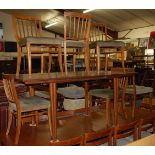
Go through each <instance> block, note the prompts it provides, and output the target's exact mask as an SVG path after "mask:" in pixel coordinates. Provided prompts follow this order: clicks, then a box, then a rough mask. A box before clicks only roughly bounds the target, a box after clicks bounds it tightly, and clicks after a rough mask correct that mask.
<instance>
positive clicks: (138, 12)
mask: <svg viewBox="0 0 155 155" xmlns="http://www.w3.org/2000/svg"><path fill="white" fill-rule="evenodd" d="M83 10H84V9H68V10H67V9H33V10H28V9H27V10H24V9H22V10H16V9H13V10H0V11H2V12H5V13H9V14H11V13H20V14H25V15H38V16H41V20H42V22H43V25H45V24H46V23H47V21H48V20H49V19H51V18H55V17H56V18H57V20H58V24H56V25H54V26H52V27H50V28H49V30H51V31H54V32H57V33H61V34H63V12H64V11H75V12H82V11H83ZM89 14H90V15H91V16H92V20H93V21H96V22H100V23H101V22H102V23H105V24H106V25H107V26H108V27H109V28H111V29H112V30H114V31H118V32H119V31H125V30H132V29H137V28H142V27H149V26H153V25H155V9H97V10H93V11H92V12H89Z"/></svg>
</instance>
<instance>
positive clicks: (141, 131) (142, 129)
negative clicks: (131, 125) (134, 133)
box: [138, 116, 155, 139]
mask: <svg viewBox="0 0 155 155" xmlns="http://www.w3.org/2000/svg"><path fill="white" fill-rule="evenodd" d="M148 130H152V133H155V117H154V116H153V117H148V118H143V119H141V120H140V123H139V127H138V139H141V138H143V136H145V135H150V134H151V132H147V131H148Z"/></svg>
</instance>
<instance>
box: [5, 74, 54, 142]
mask: <svg viewBox="0 0 155 155" xmlns="http://www.w3.org/2000/svg"><path fill="white" fill-rule="evenodd" d="M2 77H3V84H4V90H5V93H6V96H7V99H8V102H9V112H8V119H9V120H8V127H7V131H6V135H8V134H9V132H10V127H11V123H12V117H13V115H14V116H15V117H16V120H17V121H16V123H17V124H16V134H15V144H18V141H19V136H20V129H21V125H22V123H23V121H24V118H28V117H29V118H32V119H34V118H35V120H36V123H37V122H38V113H40V111H42V112H43V111H44V112H43V113H48V119H49V127H50V133H51V114H50V101H48V100H46V99H43V98H41V97H37V96H30V97H26V96H25V97H18V96H17V92H16V88H15V81H14V77H13V75H10V74H3V75H2ZM42 112H41V113H42ZM51 136H52V134H51Z"/></svg>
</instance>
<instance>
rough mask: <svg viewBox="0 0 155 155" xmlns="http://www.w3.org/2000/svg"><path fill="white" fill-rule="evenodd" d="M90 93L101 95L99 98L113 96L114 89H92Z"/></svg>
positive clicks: (96, 95)
mask: <svg viewBox="0 0 155 155" xmlns="http://www.w3.org/2000/svg"><path fill="white" fill-rule="evenodd" d="M89 95H91V96H95V97H99V98H109V99H111V98H113V96H114V91H113V90H112V89H110V88H105V89H92V90H90V91H89Z"/></svg>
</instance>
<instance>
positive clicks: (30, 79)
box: [15, 71, 135, 141]
mask: <svg viewBox="0 0 155 155" xmlns="http://www.w3.org/2000/svg"><path fill="white" fill-rule="evenodd" d="M134 74H135V73H134V72H126V73H124V72H112V71H78V72H68V73H62V72H55V73H42V74H41V73H33V74H31V75H29V74H20V75H19V76H15V80H17V81H18V82H22V83H24V84H26V85H35V84H43V83H48V84H49V93H50V101H51V117H52V118H51V121H52V122H51V123H52V134H53V137H52V138H53V141H55V140H57V124H56V122H57V121H56V119H57V118H56V114H57V111H56V108H57V84H58V83H70V82H79V81H81V82H84V86H85V112H86V113H87V114H88V112H89V111H88V110H89V108H88V82H90V81H93V80H101V79H103V80H104V79H113V81H114V82H113V85H114V86H113V88H114V123H115V124H117V122H118V102H117V100H118V80H119V78H121V77H123V76H124V77H125V76H133V75H134Z"/></svg>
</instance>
